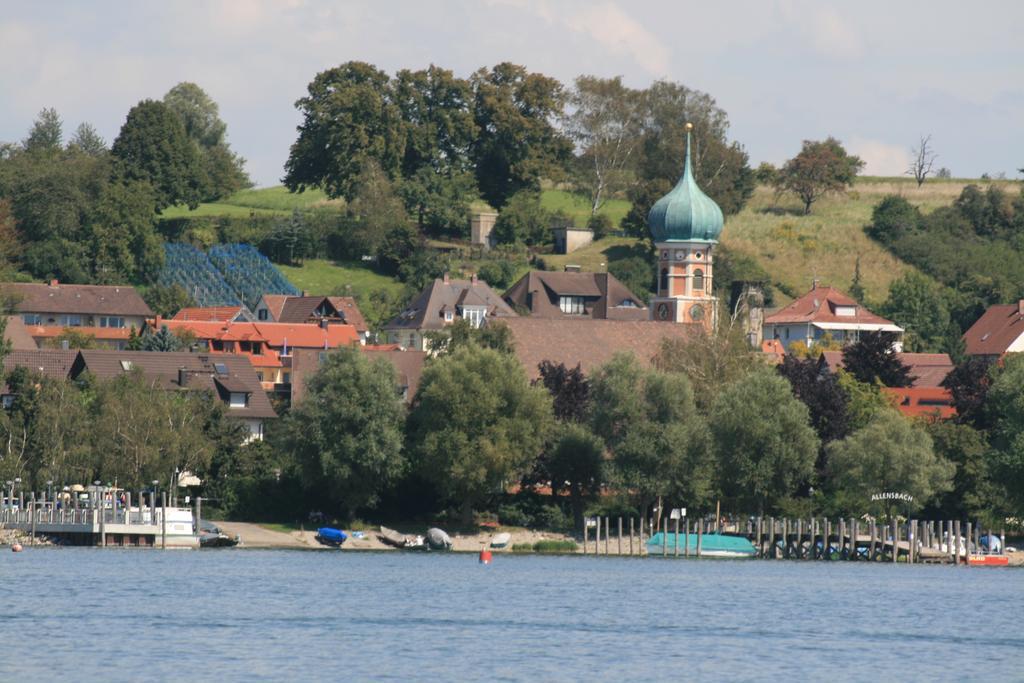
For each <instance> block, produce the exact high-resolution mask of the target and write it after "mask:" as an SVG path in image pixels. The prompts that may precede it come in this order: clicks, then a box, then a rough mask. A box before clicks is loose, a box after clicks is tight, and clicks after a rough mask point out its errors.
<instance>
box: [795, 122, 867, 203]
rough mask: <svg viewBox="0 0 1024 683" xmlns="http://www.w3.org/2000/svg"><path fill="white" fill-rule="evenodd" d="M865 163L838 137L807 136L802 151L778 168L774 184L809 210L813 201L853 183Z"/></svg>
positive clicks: (837, 191) (842, 189) (844, 188)
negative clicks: (845, 147) (844, 145)
mask: <svg viewBox="0 0 1024 683" xmlns="http://www.w3.org/2000/svg"><path fill="white" fill-rule="evenodd" d="M863 167H864V162H863V161H861V159H860V157H858V156H854V155H852V154H848V153H847V152H846V150H845V149H844V148H843V146H842V144H841V143H840V142H839V141H838V140H836V139H835V138H831V137H830V138H828V139H827V140H824V141H814V140H804V145H803V148H802V149H801V150H800V153H799V154H797V155H796V156H795V157H793V158H792V159H790V160H789V161H787V162H786V163H785V165H783V167H782V168H781V169H779V175H778V177H777V178H776V181H775V187H776V189H777V190H779V191H780V192H791V193H792V194H795V195H796V196H797V197H799V198H800V201H801V202H803V205H804V214H809V213H810V212H811V205H812V204H813V203H814V202H816V201H818V200H819V199H821V198H822V197H824V196H825V195H827V194H834V193H839V192H843V191H845V190H846V188H847V187H850V186H851V185H853V181H854V179H855V178H856V177H857V174H858V173H859V172H860V170H861V169H862V168H863Z"/></svg>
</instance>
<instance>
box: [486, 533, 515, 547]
mask: <svg viewBox="0 0 1024 683" xmlns="http://www.w3.org/2000/svg"><path fill="white" fill-rule="evenodd" d="M511 540H512V534H510V533H508V532H507V531H503V532H502V533H500V534H496V535H495V536H494V538H492V539H491V547H492V548H504V547H505V546H507V545H508V544H509V541H511Z"/></svg>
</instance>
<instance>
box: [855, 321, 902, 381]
mask: <svg viewBox="0 0 1024 683" xmlns="http://www.w3.org/2000/svg"><path fill="white" fill-rule="evenodd" d="M894 341H895V337H894V336H893V334H892V333H891V332H864V333H862V334H861V335H860V339H859V340H857V341H856V342H855V343H853V344H850V345H848V346H847V347H846V348H844V349H843V367H844V368H845V369H846V371H847V372H849V373H850V374H851V375H853V377H854V378H855V379H857V380H858V381H860V382H864V383H866V384H875V383H876V382H880V383H881V384H882V386H886V387H909V386H910V385H911V384H913V382H914V377H912V376H911V374H910V368H909V367H907V366H906V365H904V364H903V361H901V360H900V359H899V356H897V355H896V350H895V349H894V348H893V343H894Z"/></svg>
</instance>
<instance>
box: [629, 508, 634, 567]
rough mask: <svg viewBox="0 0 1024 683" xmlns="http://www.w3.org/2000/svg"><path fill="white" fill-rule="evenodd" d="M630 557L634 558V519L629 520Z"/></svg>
mask: <svg viewBox="0 0 1024 683" xmlns="http://www.w3.org/2000/svg"><path fill="white" fill-rule="evenodd" d="M629 556H630V557H632V556H633V518H632V517H630V518H629Z"/></svg>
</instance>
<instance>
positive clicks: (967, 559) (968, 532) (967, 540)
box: [964, 522, 971, 567]
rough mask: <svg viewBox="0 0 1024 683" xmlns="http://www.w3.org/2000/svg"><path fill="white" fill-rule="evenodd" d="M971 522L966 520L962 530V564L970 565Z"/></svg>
mask: <svg viewBox="0 0 1024 683" xmlns="http://www.w3.org/2000/svg"><path fill="white" fill-rule="evenodd" d="M970 559H971V523H970V522H967V526H966V527H965V531H964V566H965V567H970V566H971V562H970Z"/></svg>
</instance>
